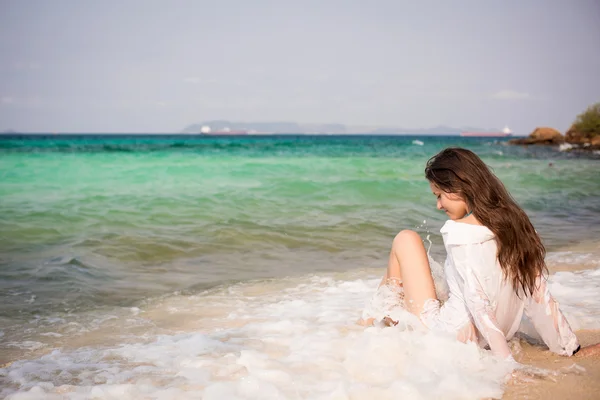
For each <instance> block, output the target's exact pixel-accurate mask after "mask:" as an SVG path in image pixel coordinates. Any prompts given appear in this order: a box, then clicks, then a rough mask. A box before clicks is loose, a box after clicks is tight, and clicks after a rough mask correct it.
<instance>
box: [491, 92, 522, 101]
mask: <svg viewBox="0 0 600 400" xmlns="http://www.w3.org/2000/svg"><path fill="white" fill-rule="evenodd" d="M529 98H531V96H530V95H529V93H526V92H517V91H516V90H501V91H499V92H496V93H494V94H493V95H492V99H499V100H524V99H529Z"/></svg>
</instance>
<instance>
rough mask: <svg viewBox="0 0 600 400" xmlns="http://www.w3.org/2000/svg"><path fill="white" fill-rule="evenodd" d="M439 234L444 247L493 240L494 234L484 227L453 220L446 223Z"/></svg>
mask: <svg viewBox="0 0 600 400" xmlns="http://www.w3.org/2000/svg"><path fill="white" fill-rule="evenodd" d="M440 232H441V233H442V236H443V238H444V243H445V244H446V246H448V245H464V244H476V243H483V242H487V241H489V240H491V239H494V233H493V232H492V231H491V230H489V228H487V227H486V226H484V225H475V224H469V223H464V222H457V221H453V220H448V221H446V223H445V224H444V226H442V229H440Z"/></svg>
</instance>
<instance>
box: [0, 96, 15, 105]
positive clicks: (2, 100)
mask: <svg viewBox="0 0 600 400" xmlns="http://www.w3.org/2000/svg"><path fill="white" fill-rule="evenodd" d="M0 103H2V104H15V99H13V98H12V97H9V96H4V97H2V98H0Z"/></svg>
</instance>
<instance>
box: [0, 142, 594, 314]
mask: <svg viewBox="0 0 600 400" xmlns="http://www.w3.org/2000/svg"><path fill="white" fill-rule="evenodd" d="M421 143H423V144H422V145H421ZM447 146H464V147H467V148H470V149H472V150H474V151H475V152H477V153H478V154H479V155H480V156H481V157H483V159H484V160H485V161H486V162H487V163H488V164H489V165H490V166H491V167H492V168H493V169H494V171H495V172H496V174H497V175H498V176H499V177H500V178H501V179H502V180H503V181H504V182H505V184H506V185H507V186H508V188H509V190H510V191H511V192H512V193H513V195H514V196H515V197H516V198H517V200H518V201H519V203H520V204H521V205H522V206H523V207H524V208H525V210H526V211H527V212H528V213H529V215H530V216H531V217H532V219H533V221H534V223H535V225H536V228H537V229H538V231H539V232H540V233H541V234H542V236H543V237H544V239H545V243H546V244H547V246H548V248H549V249H550V250H552V249H555V248H560V247H561V246H562V247H564V246H567V245H569V244H572V243H574V242H578V241H582V240H588V239H592V238H594V237H596V238H597V237H600V223H599V222H600V197H599V196H598V193H600V178H599V176H598V160H597V159H586V158H575V157H572V156H569V155H568V154H563V153H559V152H557V151H556V149H551V148H529V149H527V148H522V147H513V146H507V145H505V143H504V142H502V141H500V142H498V141H494V140H490V139H473V138H471V139H467V138H460V137H413V136H379V137H371V136H357V137H349V136H343V137H340V136H324V137H323V136H320V137H319V136H274V137H272V136H268V137H253V136H246V137H200V136H156V137H155V136H118V137H111V136H68V137H57V136H54V137H52V136H50V137H15V138H3V139H2V140H1V141H0V170H1V172H0V216H1V217H0V232H1V233H0V234H1V236H2V237H1V240H0V254H1V258H0V293H2V294H1V295H0V304H2V305H1V306H0V316H1V317H2V318H8V319H15V318H16V319H18V318H20V317H23V318H29V317H30V316H31V315H38V314H44V313H46V312H50V311H55V310H60V311H68V312H78V311H80V310H82V309H88V308H94V307H100V306H106V305H126V304H133V303H135V301H137V300H140V299H144V298H147V297H152V296H157V295H162V294H164V293H168V292H171V291H175V290H189V291H195V290H200V289H203V288H206V287H210V286H214V285H217V284H221V283H223V282H229V281H245V280H249V279H256V278H270V277H280V276H286V275H294V274H304V273H308V272H313V271H340V270H348V269H353V268H363V267H368V266H375V265H377V266H379V265H381V260H383V259H384V258H385V253H386V249H387V247H388V246H389V244H390V241H391V239H392V238H393V236H394V234H395V233H396V232H397V231H399V230H401V229H403V228H412V229H418V230H420V231H422V232H424V233H425V232H430V233H431V237H432V239H433V241H434V243H440V238H439V233H438V229H439V227H440V226H441V224H442V223H443V221H444V219H445V215H443V214H442V213H441V212H439V211H437V210H436V209H435V202H434V198H433V196H432V195H431V194H430V192H429V189H428V184H427V182H426V181H425V179H423V168H424V165H425V162H426V160H427V159H428V158H429V157H430V156H432V155H433V154H435V153H436V152H437V151H439V150H440V149H442V148H444V147H447ZM549 163H552V166H550V165H549ZM424 221H425V222H424ZM437 250H439V249H436V246H434V248H433V251H434V252H435V251H437Z"/></svg>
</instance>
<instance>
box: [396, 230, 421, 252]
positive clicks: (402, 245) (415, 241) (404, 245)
mask: <svg viewBox="0 0 600 400" xmlns="http://www.w3.org/2000/svg"><path fill="white" fill-rule="evenodd" d="M422 245H423V241H422V240H421V236H419V234H418V233H417V232H415V231H411V230H410V229H405V230H402V231H400V232H399V233H398V234H397V235H396V237H395V238H394V241H393V242H392V248H393V249H394V250H406V249H409V248H414V247H415V246H422Z"/></svg>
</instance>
